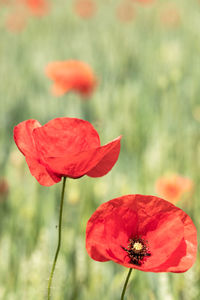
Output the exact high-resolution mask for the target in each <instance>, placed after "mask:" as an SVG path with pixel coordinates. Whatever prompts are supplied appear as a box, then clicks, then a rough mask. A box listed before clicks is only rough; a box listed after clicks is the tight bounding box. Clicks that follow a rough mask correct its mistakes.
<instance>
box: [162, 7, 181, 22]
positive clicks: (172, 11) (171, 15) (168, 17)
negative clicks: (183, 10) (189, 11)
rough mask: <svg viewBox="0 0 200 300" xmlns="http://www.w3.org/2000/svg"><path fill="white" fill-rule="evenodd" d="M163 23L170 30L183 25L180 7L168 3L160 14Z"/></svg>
mask: <svg viewBox="0 0 200 300" xmlns="http://www.w3.org/2000/svg"><path fill="white" fill-rule="evenodd" d="M160 20H161V23H162V24H163V25H164V26H165V27H168V28H175V27H178V26H179V25H180V23H181V16H180V11H179V9H178V7H177V6H176V5H175V4H174V3H168V4H167V5H165V6H164V7H163V9H162V10H161V13H160Z"/></svg>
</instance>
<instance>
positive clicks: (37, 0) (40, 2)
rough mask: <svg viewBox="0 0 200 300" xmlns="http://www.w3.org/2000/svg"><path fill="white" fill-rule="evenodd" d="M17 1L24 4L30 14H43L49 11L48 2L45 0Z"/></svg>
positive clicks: (39, 15)
mask: <svg viewBox="0 0 200 300" xmlns="http://www.w3.org/2000/svg"><path fill="white" fill-rule="evenodd" d="M18 2H19V3H21V4H22V5H24V6H25V8H26V9H27V10H28V11H29V13H30V14H32V15H34V16H38V17H41V16H44V15H46V14H47V13H48V11H49V3H48V1H47V0H18Z"/></svg>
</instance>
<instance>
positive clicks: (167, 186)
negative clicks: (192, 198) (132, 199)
mask: <svg viewBox="0 0 200 300" xmlns="http://www.w3.org/2000/svg"><path fill="white" fill-rule="evenodd" d="M192 187H193V182H192V181H191V180H190V179H189V178H186V177H182V176H180V175H177V174H173V175H168V176H165V177H161V178H159V179H158V180H157V181H156V192H157V193H158V195H159V196H161V197H163V198H165V199H166V200H168V201H170V202H173V203H176V202H177V201H179V200H180V199H181V197H182V196H183V195H184V194H185V193H186V192H189V191H191V189H192Z"/></svg>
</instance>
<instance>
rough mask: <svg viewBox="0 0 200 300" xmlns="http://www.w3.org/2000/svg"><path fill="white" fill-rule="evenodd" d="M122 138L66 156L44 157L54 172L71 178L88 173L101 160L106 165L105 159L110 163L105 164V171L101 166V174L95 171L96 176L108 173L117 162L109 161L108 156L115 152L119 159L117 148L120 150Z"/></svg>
mask: <svg viewBox="0 0 200 300" xmlns="http://www.w3.org/2000/svg"><path fill="white" fill-rule="evenodd" d="M120 138H121V137H119V138H117V139H115V140H113V141H112V142H110V143H108V144H106V145H104V146H102V147H98V148H96V149H92V150H88V151H84V152H80V153H73V154H72V153H66V155H65V156H64V157H45V156H44V157H43V158H44V161H45V163H46V166H47V168H49V169H50V170H52V172H54V173H57V174H61V175H63V176H67V177H71V178H78V177H81V176H83V175H85V174H88V172H89V171H90V170H92V169H93V168H94V167H95V166H97V165H98V164H99V163H100V162H101V163H102V166H105V164H104V162H103V160H104V159H105V160H106V161H107V164H108V165H106V166H105V171H104V170H102V168H100V173H99V174H98V172H97V171H96V172H95V175H96V177H98V176H102V174H106V173H108V172H109V171H110V170H111V168H112V167H113V165H114V164H115V162H116V160H115V161H113V160H110V162H108V160H107V157H108V156H111V155H112V153H113V156H115V159H117V157H118V155H116V149H117V150H118V151H119V150H120V148H119V146H118V145H119V143H120ZM50 147H51V146H50Z"/></svg>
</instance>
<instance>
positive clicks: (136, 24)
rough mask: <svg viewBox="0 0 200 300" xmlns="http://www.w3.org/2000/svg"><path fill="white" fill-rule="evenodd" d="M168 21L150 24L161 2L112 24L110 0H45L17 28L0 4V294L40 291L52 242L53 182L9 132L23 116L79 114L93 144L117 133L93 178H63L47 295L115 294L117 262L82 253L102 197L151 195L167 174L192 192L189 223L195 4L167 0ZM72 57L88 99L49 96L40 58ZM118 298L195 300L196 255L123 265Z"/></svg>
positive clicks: (197, 195)
mask: <svg viewBox="0 0 200 300" xmlns="http://www.w3.org/2000/svg"><path fill="white" fill-rule="evenodd" d="M172 2H173V3H175V4H176V7H177V9H178V11H179V13H180V23H179V24H178V25H177V26H165V25H164V24H162V23H161V19H160V12H161V11H162V9H163V8H164V6H165V5H166V4H167V3H168V1H164V0H163V1H161V0H157V1H155V2H154V4H151V5H150V4H149V5H140V4H137V3H133V4H132V5H133V6H134V9H135V17H134V19H133V20H132V21H131V22H126V23H123V22H120V21H119V19H118V18H117V17H116V7H117V5H118V3H119V1H117V0H99V1H98V0H96V3H97V13H96V15H95V16H93V18H91V19H88V20H83V19H81V18H80V17H78V16H77V15H76V14H75V12H74V10H73V5H72V1H71V0H60V1H58V2H57V3H55V1H51V11H50V13H49V14H48V15H47V16H44V17H42V18H33V17H30V19H29V22H28V24H27V26H26V28H25V29H24V30H23V31H22V32H20V33H13V32H10V31H8V30H7V29H6V27H5V19H6V16H7V14H8V12H9V7H8V6H5V5H4V6H3V4H1V3H0V78H1V80H0V97H1V100H0V178H6V179H7V181H8V184H9V192H8V194H7V195H0V299H2V300H40V299H41V300H43V299H46V297H45V295H46V293H47V284H48V277H49V273H50V270H51V265H52V261H53V257H54V252H55V249H56V245H57V227H56V226H57V225H58V213H59V202H60V192H61V186H62V184H61V183H59V184H56V185H54V186H52V187H50V188H47V187H43V186H40V185H39V184H38V183H37V181H36V180H35V178H34V177H32V176H31V174H30V172H29V170H28V167H27V165H26V163H25V160H24V157H23V156H22V155H21V153H20V152H19V151H18V149H17V147H16V145H15V143H14V141H13V137H12V135H13V133H12V131H13V127H14V126H15V125H17V124H18V123H19V122H21V121H23V120H26V119H30V118H31V119H38V120H39V122H40V123H41V124H44V123H46V122H47V121H48V120H50V119H53V118H56V117H61V116H66V117H77V118H83V119H86V120H88V121H90V122H91V123H92V124H93V125H94V127H95V128H96V129H97V131H98V132H99V135H100V137H101V142H102V144H105V143H107V142H108V141H110V140H112V139H114V138H115V137H117V136H119V135H123V139H122V147H121V153H120V157H119V160H118V162H117V164H116V165H115V167H114V168H113V170H112V171H111V172H110V173H109V174H107V175H106V176H104V177H101V178H89V177H86V176H85V177H83V178H82V179H79V180H72V179H68V180H67V192H66V197H65V203H64V215H63V231H62V232H63V241H62V248H61V252H60V255H59V258H58V264H57V267H56V272H55V276H54V280H53V288H52V299H53V300H62V299H70V300H75V299H77V300H86V299H91V300H101V299H104V300H111V299H119V298H120V294H121V291H122V288H123V284H124V281H125V278H126V274H127V272H128V270H127V269H125V268H123V267H122V266H120V265H116V264H115V263H113V262H107V263H99V262H96V261H93V260H91V259H90V258H89V256H88V255H87V252H86V250H85V227H86V222H87V220H88V218H89V217H90V216H91V214H92V213H93V211H94V210H95V209H96V208H97V207H98V206H99V205H100V204H101V203H103V202H105V201H107V200H110V199H112V198H115V197H118V196H120V195H125V194H129V193H132V194H136V193H141V194H152V195H156V192H155V181H156V180H157V178H159V177H161V176H163V175H165V174H166V173H168V172H175V173H178V174H182V175H183V176H187V177H189V178H190V179H191V180H193V182H194V187H195V188H194V191H193V193H191V195H190V197H189V198H188V199H185V201H182V202H181V201H180V202H179V203H178V206H180V207H181V208H182V209H184V210H185V212H187V213H188V214H189V215H190V216H191V217H192V219H193V221H194V223H195V225H196V227H197V229H198V232H199V230H200V221H199V220H200V185H199V182H200V84H199V82H200V2H199V1H198V0H190V1H188V0H176V1H171V2H170V3H172ZM67 59H78V60H83V61H85V62H87V63H88V64H90V65H91V67H92V68H93V69H94V71H95V73H96V74H97V77H98V81H99V82H98V88H97V90H96V91H95V93H94V95H93V96H92V98H91V99H90V100H89V101H87V102H83V101H82V100H81V99H80V97H79V96H78V95H76V94H74V93H70V94H66V95H65V96H64V97H61V98H55V97H53V96H52V95H51V93H50V86H51V82H50V80H49V79H48V78H46V76H45V74H44V69H45V66H46V65H47V63H48V62H51V61H56V60H67ZM131 279H132V280H131V282H130V284H129V288H128V290H127V294H126V299H128V300H131V299H138V300H149V299H150V300H186V299H187V300H197V299H200V256H199V252H198V256H197V261H196V263H195V265H194V266H193V267H192V268H191V269H190V270H189V271H188V272H186V273H183V274H169V273H160V274H154V273H143V272H140V271H136V270H135V271H133V274H132V277H131Z"/></svg>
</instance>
